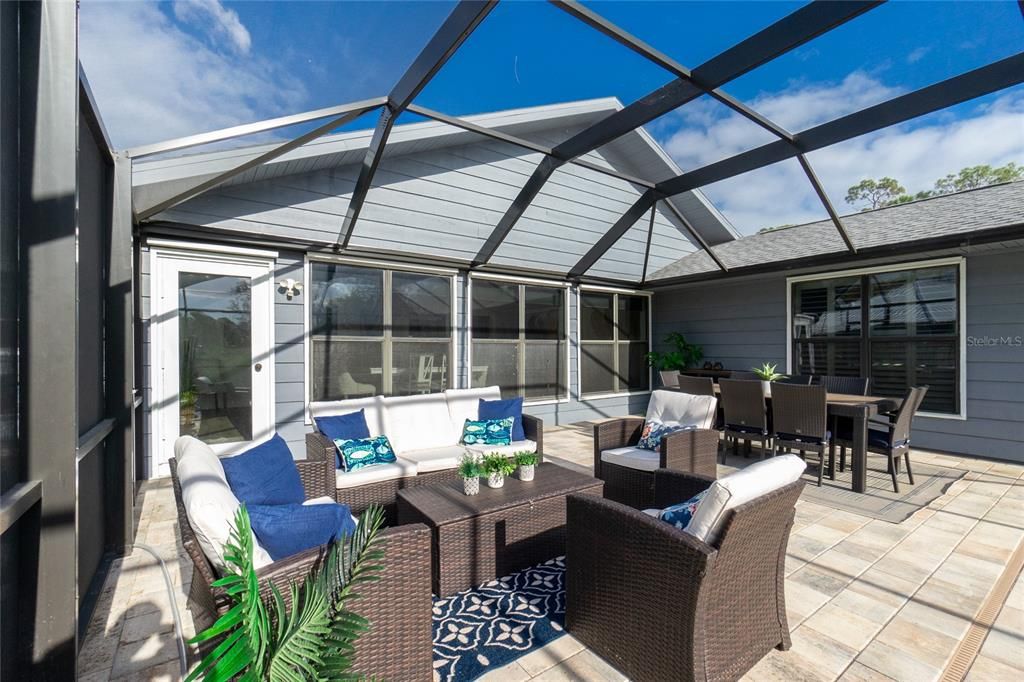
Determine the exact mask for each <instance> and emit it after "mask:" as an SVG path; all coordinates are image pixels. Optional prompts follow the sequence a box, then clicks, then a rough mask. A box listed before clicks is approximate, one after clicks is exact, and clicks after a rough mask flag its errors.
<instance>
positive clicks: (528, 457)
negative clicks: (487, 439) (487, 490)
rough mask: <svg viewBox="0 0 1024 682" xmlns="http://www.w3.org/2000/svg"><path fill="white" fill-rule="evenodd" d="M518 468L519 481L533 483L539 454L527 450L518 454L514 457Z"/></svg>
mask: <svg viewBox="0 0 1024 682" xmlns="http://www.w3.org/2000/svg"><path fill="white" fill-rule="evenodd" d="M513 458H514V459H515V462H516V466H518V467H519V480H520V481H532V480H533V474H534V470H535V469H536V467H537V460H538V459H539V458H538V457H537V454H536V453H534V452H528V451H526V450H524V451H522V452H517V453H516V454H515V455H513Z"/></svg>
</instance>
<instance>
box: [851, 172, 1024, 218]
mask: <svg viewBox="0 0 1024 682" xmlns="http://www.w3.org/2000/svg"><path fill="white" fill-rule="evenodd" d="M1022 178H1024V166H1018V165H1017V164H1016V163H1013V162H1011V163H1008V164H1006V165H1005V166H999V167H997V168H993V167H992V166H990V165H988V164H984V165H981V166H968V167H967V168H961V169H960V172H959V173H957V174H956V175H952V174H951V175H947V176H946V177H944V178H940V179H938V180H936V181H935V189H933V190H923V191H921V192H917V193H916V194H908V193H907V190H906V189H904V188H903V186H902V185H900V183H899V182H897V181H896V180H894V179H893V178H888V177H887V178H881V179H879V180H872V179H870V178H869V179H866V180H861V181H860V182H859V183H857V184H856V185H854V186H853V187H851V188H849V189H848V190H847V191H846V203H848V204H850V205H851V206H852V205H856V204H858V203H861V202H866V203H867V204H868V205H866V206H862V207H861V210H862V211H869V210H871V209H874V208H883V207H885V206H895V205H896V204H905V203H907V202H910V201H918V200H920V199H928V198H930V197H937V196H942V195H943V194H952V193H953V192H963V191H965V190H969V189H977V188H978V187H986V186H988V185H997V184H999V183H1002V182H1013V181H1014V180H1020V179H1022Z"/></svg>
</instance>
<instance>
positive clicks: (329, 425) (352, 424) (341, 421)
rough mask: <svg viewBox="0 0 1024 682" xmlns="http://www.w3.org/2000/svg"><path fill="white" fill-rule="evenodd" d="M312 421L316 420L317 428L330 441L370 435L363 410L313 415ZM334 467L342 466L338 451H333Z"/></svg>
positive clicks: (335, 441) (340, 467)
mask: <svg viewBox="0 0 1024 682" xmlns="http://www.w3.org/2000/svg"><path fill="white" fill-rule="evenodd" d="M313 421H314V422H316V428H317V430H318V431H319V432H320V433H322V434H324V435H325V436H327V439H328V440H330V441H331V442H332V443H337V442H338V441H339V440H353V439H355V438H369V437H370V428H369V427H368V426H367V425H366V411H365V410H359V411H358V412H349V413H348V414H332V415H330V416H327V417H313ZM334 468H335V469H342V468H343V466H342V461H341V453H340V452H335V453H334Z"/></svg>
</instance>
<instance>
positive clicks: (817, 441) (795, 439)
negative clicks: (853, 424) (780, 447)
mask: <svg viewBox="0 0 1024 682" xmlns="http://www.w3.org/2000/svg"><path fill="white" fill-rule="evenodd" d="M775 437H776V438H778V439H780V440H784V441H786V442H787V443H808V444H811V445H821V444H822V443H827V442H829V441H830V440H832V432H831V431H826V432H825V437H824V438H813V437H810V436H800V435H797V434H793V433H777V434H775Z"/></svg>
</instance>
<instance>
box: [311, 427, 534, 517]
mask: <svg viewBox="0 0 1024 682" xmlns="http://www.w3.org/2000/svg"><path fill="white" fill-rule="evenodd" d="M523 431H524V433H525V434H526V439H527V440H532V441H534V442H535V443H537V457H538V458H539V461H540V462H543V461H544V421H543V420H542V419H540V418H539V417H532V416H530V415H528V414H524V415H523ZM336 453H337V448H336V447H335V445H334V443H333V442H332V441H331V440H329V439H328V438H327V436H325V435H323V434H322V433H320V432H319V431H313V432H311V433H307V434H306V461H309V462H319V463H320V468H321V469H322V470H323V471H324V475H325V476H327V477H328V478H329V479H330V481H331V490H330V492H328V493H327V494H328V495H330V496H332V497H334V498H335V499H336V500H337V501H338V502H341V503H342V504H347V505H348V506H349V507H351V509H352V513H353V514H356V515H358V514H361V513H362V512H363V511H364V510H365V509H366V508H367V507H369V506H370V505H371V504H379V505H380V506H382V507H384V512H385V515H386V518H387V521H388V523H397V522H398V515H397V506H396V502H395V500H396V499H397V497H398V491H399V490H403V489H405V488H412V487H414V486H418V485H432V484H435V483H445V482H447V481H455V480H457V479H458V477H459V474H458V471H457V470H455V469H444V470H442V471H431V472H427V473H422V474H418V475H416V476H408V477H406V478H395V479H391V480H387V481H379V482H377V483H369V484H367V485H361V486H355V487H352V488H335V487H334V485H335V480H336V479H335V459H334V457H335V454H336Z"/></svg>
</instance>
